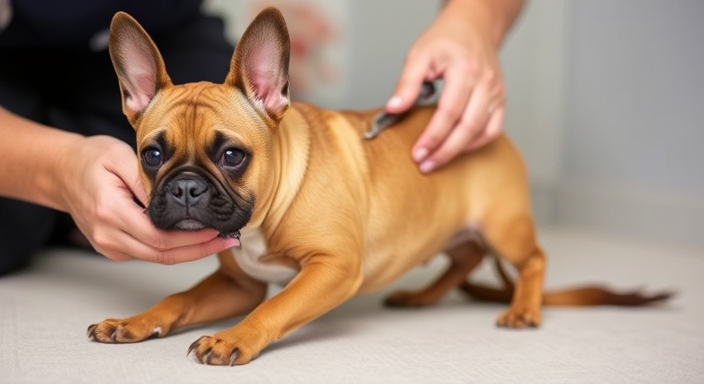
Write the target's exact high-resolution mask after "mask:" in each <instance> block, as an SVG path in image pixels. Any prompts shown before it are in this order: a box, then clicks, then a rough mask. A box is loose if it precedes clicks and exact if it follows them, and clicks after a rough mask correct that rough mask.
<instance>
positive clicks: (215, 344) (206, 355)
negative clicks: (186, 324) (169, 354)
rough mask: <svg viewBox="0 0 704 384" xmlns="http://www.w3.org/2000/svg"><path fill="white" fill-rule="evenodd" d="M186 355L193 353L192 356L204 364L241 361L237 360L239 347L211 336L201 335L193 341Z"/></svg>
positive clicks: (223, 363) (224, 363) (232, 363)
mask: <svg viewBox="0 0 704 384" xmlns="http://www.w3.org/2000/svg"><path fill="white" fill-rule="evenodd" d="M186 355H187V356H189V357H190V356H191V355H193V358H194V359H195V360H196V361H197V362H199V363H201V364H206V365H230V366H232V365H235V364H242V363H243V362H239V361H237V358H238V357H239V355H240V353H239V349H238V348H237V347H234V346H232V345H229V343H227V342H225V341H224V340H220V339H216V338H214V337H211V336H203V337H201V338H200V339H198V340H196V341H194V342H193V343H192V344H191V346H190V347H189V348H188V352H187V353H186Z"/></svg>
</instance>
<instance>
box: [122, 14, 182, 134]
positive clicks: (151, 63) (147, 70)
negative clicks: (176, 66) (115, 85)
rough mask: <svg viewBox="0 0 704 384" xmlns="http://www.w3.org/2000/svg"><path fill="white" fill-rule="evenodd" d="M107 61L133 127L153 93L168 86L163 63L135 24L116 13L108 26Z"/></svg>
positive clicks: (129, 17)
mask: <svg viewBox="0 0 704 384" xmlns="http://www.w3.org/2000/svg"><path fill="white" fill-rule="evenodd" d="M109 48H110V59H112V64H113V66H114V67H115V72H116V73H117V78H118V80H119V82H120V92H121V93H122V111H123V112H124V114H125V116H127V120H129V122H130V123H131V124H132V126H135V124H136V122H137V120H138V119H139V117H140V116H141V115H142V113H143V112H144V110H145V109H147V107H148V106H149V103H150V102H151V100H152V98H153V97H154V96H155V95H156V93H157V92H158V91H159V90H160V89H162V88H164V87H168V86H171V85H172V83H171V79H170V78H169V75H168V74H167V73H166V67H165V66H164V59H163V58H162V57H161V54H160V53H159V50H158V49H157V48H156V45H155V44H154V42H153V41H152V39H151V38H150V37H149V35H148V34H147V32H146V31H145V30H144V28H142V26H141V25H139V23H138V22H137V21H136V20H135V19H134V18H132V16H130V15H128V14H127V13H125V12H118V13H116V14H115V16H113V18H112V23H110V45H109Z"/></svg>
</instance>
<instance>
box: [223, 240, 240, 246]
mask: <svg viewBox="0 0 704 384" xmlns="http://www.w3.org/2000/svg"><path fill="white" fill-rule="evenodd" d="M225 246H226V247H228V248H232V247H239V246H240V240H239V239H227V241H226V242H225Z"/></svg>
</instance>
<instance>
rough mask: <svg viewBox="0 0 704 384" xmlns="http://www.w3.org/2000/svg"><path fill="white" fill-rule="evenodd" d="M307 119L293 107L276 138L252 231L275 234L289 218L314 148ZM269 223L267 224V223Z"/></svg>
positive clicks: (279, 128) (251, 225) (248, 225)
mask: <svg viewBox="0 0 704 384" xmlns="http://www.w3.org/2000/svg"><path fill="white" fill-rule="evenodd" d="M303 120H304V117H303V115H301V113H300V112H299V111H298V110H297V109H296V108H295V107H293V106H291V108H289V110H288V111H287V112H286V114H285V115H284V117H283V119H282V120H281V123H280V124H279V126H278V127H276V128H275V130H276V131H275V132H274V133H273V135H272V159H271V161H272V164H276V166H274V167H272V174H271V178H270V179H269V184H270V185H271V188H269V189H268V191H267V192H269V193H268V194H267V195H264V196H258V197H257V200H258V201H259V202H258V204H257V206H258V207H257V209H256V211H255V212H254V214H253V215H252V219H251V220H250V221H249V224H247V228H248V229H255V228H262V229H264V230H265V231H268V230H273V228H274V227H275V226H276V225H277V223H280V222H281V219H282V218H283V216H284V215H285V214H286V211H287V210H288V207H289V206H290V205H291V202H292V201H293V199H294V198H295V197H296V195H297V193H298V190H299V187H300V185H301V183H302V182H303V177H304V175H305V173H306V167H307V164H308V161H307V160H306V159H307V157H308V156H309V147H310V131H309V130H308V129H307V127H308V125H307V124H305V123H304V121H303ZM265 220H266V222H265Z"/></svg>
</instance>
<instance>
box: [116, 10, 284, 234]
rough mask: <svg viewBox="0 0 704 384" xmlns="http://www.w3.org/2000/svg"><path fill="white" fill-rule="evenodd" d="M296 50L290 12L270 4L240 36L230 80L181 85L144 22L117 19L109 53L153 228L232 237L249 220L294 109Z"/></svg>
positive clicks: (118, 16)
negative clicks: (292, 60) (276, 140)
mask: <svg viewBox="0 0 704 384" xmlns="http://www.w3.org/2000/svg"><path fill="white" fill-rule="evenodd" d="M289 55H290V41H289V37H288V32H287V29H286V24H285V22H284V19H283V16H282V15H281V13H280V12H279V11H278V10H275V9H273V8H269V9H266V10H264V11H262V12H261V13H260V14H259V15H258V16H257V17H256V18H255V19H254V21H253V22H252V23H251V24H250V26H249V27H248V28H247V30H246V31H245V32H244V34H243V35H242V37H241V39H240V41H239V43H238V45H237V48H236V49H235V53H234V55H233V57H232V61H231V64H230V71H229V73H228V75H227V77H226V79H225V81H224V83H223V84H213V83H208V82H200V83H189V84H183V85H174V84H172V82H171V79H170V78H169V75H168V73H167V71H166V68H165V66H164V61H163V59H162V57H161V54H160V53H159V50H158V49H157V47H156V45H155V44H154V42H153V41H152V39H151V38H150V37H149V35H148V34H147V33H146V32H145V30H144V29H143V28H142V27H141V26H140V25H139V23H138V22H137V21H136V20H134V19H133V18H132V17H131V16H129V15H128V14H126V13H123V12H119V13H117V14H116V15H115V16H114V17H113V20H112V24H111V26H110V57H111V58H112V62H113V65H114V67H115V71H116V72H117V77H118V79H119V83H120V90H121V93H122V109H123V112H124V113H125V115H126V116H127V119H128V120H129V122H130V124H132V126H133V127H134V129H135V131H136V134H137V151H138V157H139V159H140V164H139V169H140V175H141V177H142V183H143V185H144V187H145V189H146V191H147V193H148V194H149V199H150V200H149V203H148V207H147V212H148V215H149V217H150V218H151V220H152V222H153V223H154V225H156V226H157V227H159V228H162V229H185V230H196V229H200V228H213V229H216V230H218V231H220V233H221V235H223V236H234V235H237V234H238V233H239V230H240V229H241V228H242V227H244V226H245V225H246V224H247V222H248V221H249V220H250V218H251V216H252V214H253V212H254V210H255V209H256V204H257V197H258V196H259V195H260V194H261V193H262V192H263V191H266V190H267V189H269V188H272V187H271V186H270V185H268V184H267V183H266V180H267V174H268V173H269V172H271V151H272V141H271V138H272V135H273V134H274V131H275V129H276V127H277V126H278V124H279V122H280V120H281V119H282V117H283V115H284V113H285V112H286V110H287V109H288V106H289V91H288V64H289Z"/></svg>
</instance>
